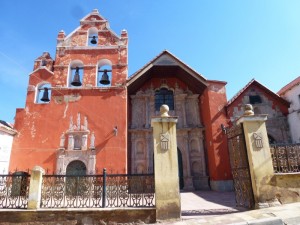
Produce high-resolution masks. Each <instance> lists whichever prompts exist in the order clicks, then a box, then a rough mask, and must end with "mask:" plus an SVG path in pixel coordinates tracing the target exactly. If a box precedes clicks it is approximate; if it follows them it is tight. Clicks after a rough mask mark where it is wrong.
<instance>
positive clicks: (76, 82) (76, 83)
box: [71, 67, 81, 87]
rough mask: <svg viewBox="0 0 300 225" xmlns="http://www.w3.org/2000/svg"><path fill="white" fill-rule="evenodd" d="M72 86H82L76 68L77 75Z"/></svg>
mask: <svg viewBox="0 0 300 225" xmlns="http://www.w3.org/2000/svg"><path fill="white" fill-rule="evenodd" d="M71 84H72V85H73V86H76V87H78V86H81V82H80V76H79V68H78V67H76V71H75V75H74V78H73V81H72V82H71Z"/></svg>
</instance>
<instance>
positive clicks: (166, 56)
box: [127, 50, 208, 87]
mask: <svg viewBox="0 0 300 225" xmlns="http://www.w3.org/2000/svg"><path fill="white" fill-rule="evenodd" d="M162 67H168V68H172V67H174V68H180V69H181V70H182V71H184V72H185V73H186V74H188V75H189V76H190V77H191V78H192V79H193V80H195V81H199V82H200V83H201V84H202V85H204V86H205V87H206V86H207V85H208V84H207V79H206V78H204V77H203V76H202V75H201V74H199V73H198V72H196V71H195V70H194V69H192V68H191V67H189V66H188V65H187V64H185V63H184V62H182V61H181V60H179V59H178V58H177V57H176V56H174V55H173V54H171V53H170V52H169V51H167V50H164V51H162V52H161V53H160V54H159V55H158V56H156V57H155V58H154V59H152V60H151V61H150V62H149V63H147V64H146V65H145V66H143V67H142V68H141V69H139V70H138V71H137V72H135V73H134V74H133V75H131V76H130V77H129V78H128V80H127V86H128V87H130V86H131V85H133V84H134V83H135V82H136V81H137V80H140V79H147V78H146V77H147V75H149V71H150V70H152V69H153V68H162ZM186 78H187V77H186Z"/></svg>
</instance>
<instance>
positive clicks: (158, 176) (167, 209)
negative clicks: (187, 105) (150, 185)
mask: <svg viewBox="0 0 300 225" xmlns="http://www.w3.org/2000/svg"><path fill="white" fill-rule="evenodd" d="M168 111H169V107H168V106H167V105H162V106H161V108H160V112H161V116H160V117H154V118H152V120H151V126H152V127H153V138H154V174H155V202H156V203H155V204H156V219H157V221H161V220H171V219H179V218H180V215H181V205H180V193H179V177H178V156H177V141H176V123H177V117H170V116H169V115H168Z"/></svg>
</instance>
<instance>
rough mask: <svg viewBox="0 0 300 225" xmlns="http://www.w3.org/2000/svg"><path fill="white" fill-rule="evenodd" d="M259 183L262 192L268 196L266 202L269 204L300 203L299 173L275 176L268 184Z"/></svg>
mask: <svg viewBox="0 0 300 225" xmlns="http://www.w3.org/2000/svg"><path fill="white" fill-rule="evenodd" d="M261 183H262V184H263V187H262V191H264V192H265V193H266V195H268V196H270V199H268V200H269V201H270V202H271V203H272V202H273V201H274V200H275V202H276V201H279V202H280V204H288V203H293V202H300V173H290V174H275V175H273V176H272V178H271V179H270V180H269V182H267V183H265V182H264V181H261ZM266 203H268V201H266ZM271 206H272V205H271Z"/></svg>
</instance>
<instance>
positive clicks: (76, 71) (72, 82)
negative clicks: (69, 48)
mask: <svg viewBox="0 0 300 225" xmlns="http://www.w3.org/2000/svg"><path fill="white" fill-rule="evenodd" d="M83 75H84V69H83V63H82V61H80V60H74V61H72V62H71V63H70V67H69V74H68V82H67V83H68V87H80V86H82V81H83Z"/></svg>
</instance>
